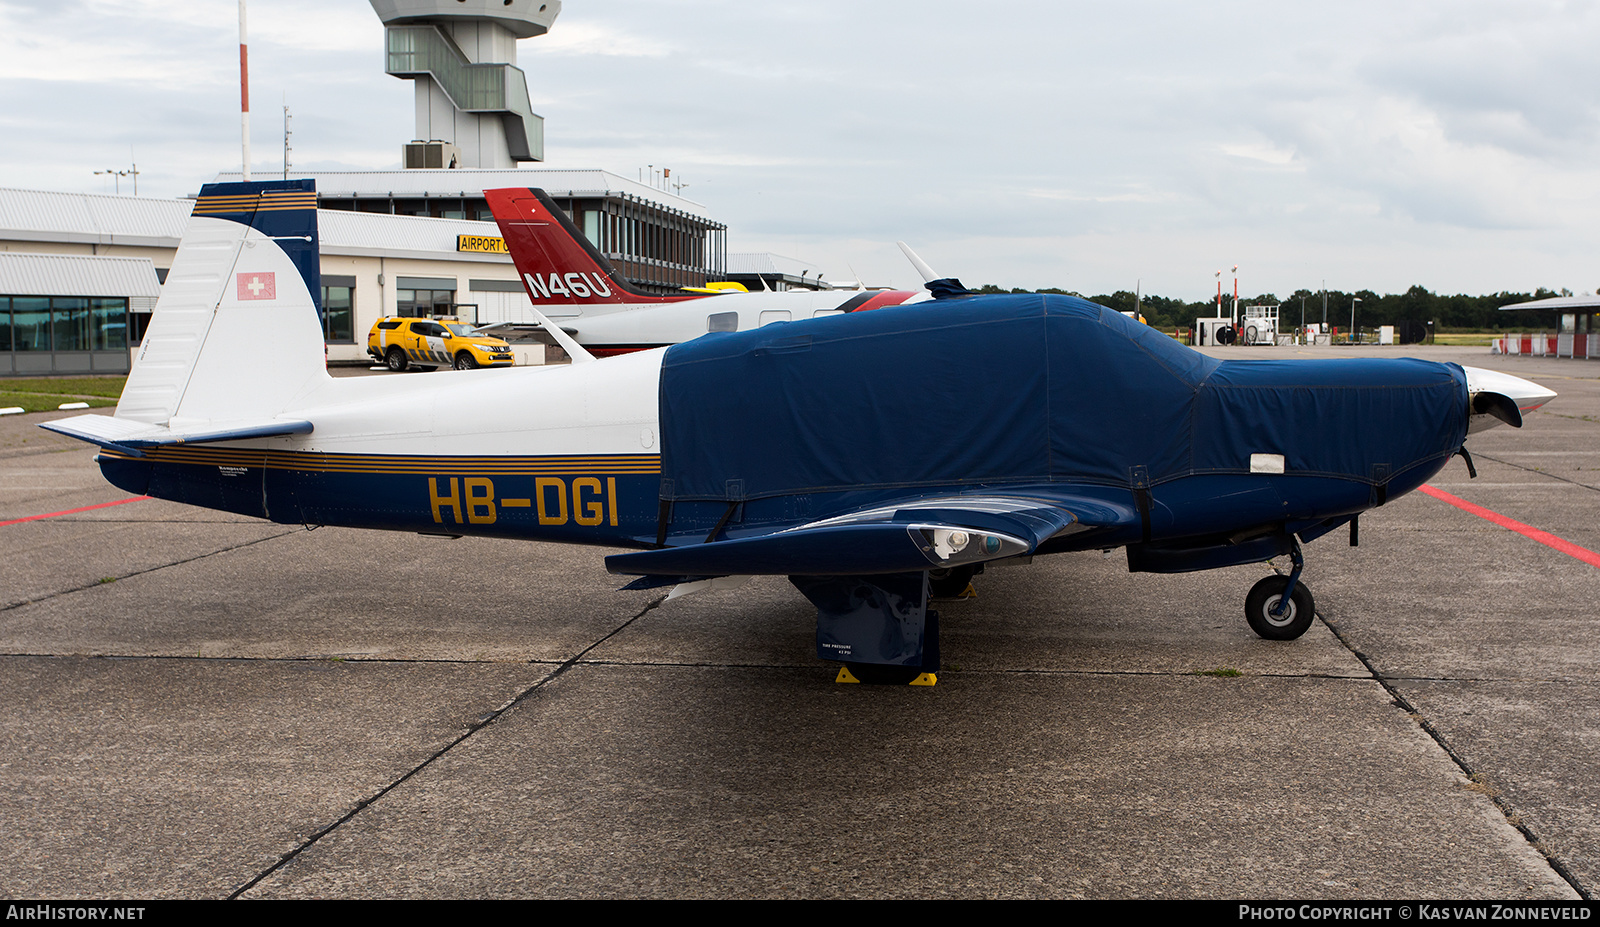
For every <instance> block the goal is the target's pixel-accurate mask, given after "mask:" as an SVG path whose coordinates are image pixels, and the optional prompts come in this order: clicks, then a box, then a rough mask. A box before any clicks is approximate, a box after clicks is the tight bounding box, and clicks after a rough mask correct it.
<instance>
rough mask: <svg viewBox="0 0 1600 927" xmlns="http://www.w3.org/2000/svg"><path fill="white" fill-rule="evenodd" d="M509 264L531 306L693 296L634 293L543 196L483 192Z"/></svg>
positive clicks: (539, 192)
mask: <svg viewBox="0 0 1600 927" xmlns="http://www.w3.org/2000/svg"><path fill="white" fill-rule="evenodd" d="M483 195H484V198H485V199H487V200H488V201H489V210H490V211H491V212H492V213H494V220H495V222H496V223H498V224H499V226H500V234H501V235H502V236H503V237H504V238H505V241H506V248H507V250H509V251H510V252H511V260H512V261H513V262H515V264H516V265H517V273H519V274H521V275H522V285H523V288H524V289H526V290H527V291H528V298H529V299H531V300H533V303H534V305H536V306H540V305H566V304H573V305H581V306H600V305H607V304H617V303H670V302H677V301H678V300H681V299H693V298H695V296H696V295H698V294H694V295H691V294H688V293H685V294H683V295H682V296H655V295H652V294H649V293H645V292H642V291H640V290H636V289H634V288H633V286H631V285H630V284H629V283H628V281H627V280H626V279H624V278H623V276H622V274H620V273H618V272H617V269H616V268H615V267H613V266H612V264H611V262H610V261H609V260H607V259H606V256H605V255H603V254H601V253H600V251H599V249H597V248H595V246H594V244H593V243H592V242H590V241H589V239H588V237H587V236H585V235H584V233H583V232H581V231H579V229H578V227H577V226H576V225H573V224H572V220H571V219H570V218H568V216H567V213H566V210H564V209H562V208H561V207H560V206H557V205H556V203H555V201H554V200H552V199H550V197H549V195H548V194H546V193H545V192H544V191H543V190H540V189H537V188H526V187H521V188H513V189H507V190H485V191H483Z"/></svg>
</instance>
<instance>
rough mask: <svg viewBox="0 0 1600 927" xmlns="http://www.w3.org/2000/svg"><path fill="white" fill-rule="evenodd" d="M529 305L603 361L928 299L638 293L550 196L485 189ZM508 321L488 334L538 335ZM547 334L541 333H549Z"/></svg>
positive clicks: (883, 293)
mask: <svg viewBox="0 0 1600 927" xmlns="http://www.w3.org/2000/svg"><path fill="white" fill-rule="evenodd" d="M484 198H485V199H487V200H488V202H489V209H490V211H491V212H493V213H494V218H495V221H496V222H498V223H499V224H500V234H501V235H502V236H503V237H504V238H505V242H506V249H507V250H508V251H510V252H511V259H512V261H513V262H514V263H515V264H516V266H517V273H519V274H521V275H522V285H523V288H524V289H525V290H527V293H528V298H529V299H531V300H532V301H533V304H534V306H535V307H537V308H538V310H539V311H540V312H541V314H543V315H545V316H547V317H549V318H551V319H553V320H554V321H555V322H557V323H558V324H559V325H560V326H561V327H562V329H563V330H564V331H566V332H567V334H568V335H570V336H572V338H573V340H574V341H576V342H577V343H578V344H581V345H583V346H584V348H585V349H587V350H588V351H589V352H590V353H591V354H594V355H595V356H597V357H609V356H613V355H616V354H627V353H631V352H633V351H641V350H646V349H648V348H663V347H666V346H668V345H673V344H678V343H680V342H684V341H689V340H691V339H694V338H698V337H700V336H701V335H704V334H706V333H707V332H733V331H746V330H748V329H752V328H758V327H760V326H762V325H768V324H771V323H773V322H788V321H798V320H800V319H810V318H821V317H823V316H830V315H843V314H845V313H850V312H859V311H862V310H865V309H877V308H879V307H882V306H897V305H902V304H904V303H912V302H918V301H921V300H925V299H928V298H929V297H928V294H927V293H917V292H913V291H910V290H868V289H865V288H862V289H858V290H785V291H782V292H752V293H746V292H738V291H724V292H694V293H674V294H672V295H670V296H656V295H652V294H650V293H644V292H641V291H639V290H637V289H635V288H634V287H633V286H632V285H630V284H629V283H628V281H627V280H626V279H624V278H623V276H622V275H621V274H619V273H617V271H616V269H615V268H614V267H613V266H612V264H611V262H610V261H609V260H607V259H606V256H605V255H603V254H601V253H600V251H599V250H598V249H596V248H595V246H594V245H593V244H592V243H590V241H589V239H588V238H587V237H586V236H585V235H584V234H583V233H582V232H580V231H579V230H578V227H577V226H576V225H574V224H573V223H572V220H571V219H570V218H568V216H567V213H566V211H565V210H563V209H562V208H561V207H559V206H557V205H556V204H555V202H554V201H553V200H551V199H550V197H549V196H548V195H546V194H545V192H544V191H543V190H539V189H510V190H485V191H484ZM539 328H540V326H539V325H538V324H537V323H521V322H499V323H491V324H488V325H483V326H480V330H481V331H485V332H489V333H500V332H504V331H506V330H521V331H527V330H534V331H535V332H536V333H537V331H538V329H539ZM541 337H542V335H541Z"/></svg>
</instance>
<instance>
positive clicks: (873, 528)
mask: <svg viewBox="0 0 1600 927" xmlns="http://www.w3.org/2000/svg"><path fill="white" fill-rule="evenodd" d="M1137 522H1138V514H1137V513H1135V512H1134V511H1132V510H1131V509H1124V508H1122V507H1119V506H1116V505H1111V504H1108V503H1106V502H1104V501H1102V500H1099V499H1094V498H1091V497H1089V496H1079V495H1074V494H1072V493H1066V492H1060V491H1054V490H1046V491H1045V492H1042V493H1041V494H1040V495H1038V496H1034V495H1033V494H1031V493H1030V494H1028V495H998V494H985V495H976V494H973V495H948V496H932V497H919V498H915V499H908V500H906V501H904V502H899V503H891V504H888V505H883V506H878V507H875V508H872V509H868V510H864V511H861V512H854V513H851V514H848V515H841V516H838V517H836V518H829V519H825V520H822V521H815V522H810V523H808V524H804V525H798V526H796V527H793V528H787V529H784V530H781V531H775V532H771V533H768V534H760V535H755V536H751V537H735V538H730V539H728V540H715V541H708V542H706V543H703V544H689V545H684V546H680V547H667V548H662V549H660V550H650V551H640V552H638V553H630V554H614V555H612V556H610V557H607V558H606V569H607V570H610V571H611V572H613V573H624V574H630V575H642V576H673V577H690V576H735V575H750V574H786V575H813V576H849V575H868V574H883V573H909V572H917V571H922V570H936V569H944V568H947V567H951V566H960V565H963V564H970V563H982V562H984V561H988V560H1000V559H1003V558H1006V557H1018V556H1025V555H1028V554H1031V553H1033V552H1034V551H1035V550H1037V549H1038V547H1039V545H1041V544H1043V543H1044V542H1045V541H1048V540H1050V539H1051V538H1056V537H1062V536H1065V535H1069V534H1077V533H1080V532H1084V531H1089V530H1092V529H1094V528H1099V527H1108V526H1116V525H1126V524H1137Z"/></svg>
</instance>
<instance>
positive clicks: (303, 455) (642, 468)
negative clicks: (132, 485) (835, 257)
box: [100, 444, 661, 476]
mask: <svg viewBox="0 0 1600 927" xmlns="http://www.w3.org/2000/svg"><path fill="white" fill-rule="evenodd" d="M142 450H143V451H144V455H145V456H144V459H145V460H148V461H152V462H155V463H172V464H194V465H197V466H213V467H256V468H261V467H264V468H266V469H269V470H299V471H304V472H309V473H368V474H373V475H378V474H408V473H410V474H417V475H432V476H437V475H439V474H441V473H446V474H448V473H464V474H471V475H480V474H481V475H484V476H555V475H560V474H580V475H584V476H593V475H602V476H604V475H617V474H630V473H643V474H651V473H660V472H661V456H660V455H659V454H593V455H571V456H549V457H506V456H484V457H456V456H448V457H447V456H443V455H438V456H424V455H401V454H324V453H316V452H306V451H269V450H258V449H251V448H224V447H200V446H195V445H187V446H186V445H177V444H164V445H160V446H157V447H152V448H146V449H142ZM100 453H101V454H103V455H105V456H107V457H110V458H113V459H116V460H134V459H136V458H133V457H129V456H127V455H125V454H121V453H118V452H117V451H113V450H110V449H109V448H107V449H103V450H101V452H100Z"/></svg>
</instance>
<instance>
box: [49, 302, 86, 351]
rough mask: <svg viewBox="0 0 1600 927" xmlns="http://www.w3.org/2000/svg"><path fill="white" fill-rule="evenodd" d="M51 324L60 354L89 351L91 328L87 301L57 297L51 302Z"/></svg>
mask: <svg viewBox="0 0 1600 927" xmlns="http://www.w3.org/2000/svg"><path fill="white" fill-rule="evenodd" d="M50 322H51V327H52V328H53V329H54V331H55V336H56V350H57V351H58V352H59V351H87V350H89V345H90V343H91V339H90V337H89V334H90V331H91V326H90V321H89V301H88V300H87V299H84V298H82V297H77V296H57V297H55V298H54V299H52V300H50Z"/></svg>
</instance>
